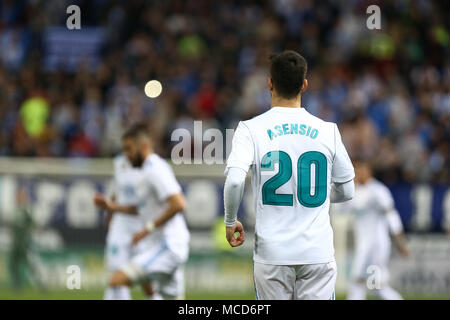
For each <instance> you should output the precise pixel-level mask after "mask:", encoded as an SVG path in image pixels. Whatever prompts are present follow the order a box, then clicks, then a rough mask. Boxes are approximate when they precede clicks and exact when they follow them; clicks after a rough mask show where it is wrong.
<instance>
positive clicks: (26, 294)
mask: <svg viewBox="0 0 450 320" xmlns="http://www.w3.org/2000/svg"><path fill="white" fill-rule="evenodd" d="M132 296H133V299H136V300H142V299H144V296H143V294H142V293H141V291H140V289H139V288H136V289H133V290H132ZM404 298H405V299H406V300H450V296H447V297H443V296H429V297H425V296H406V297H404ZM101 299H103V291H101V290H58V291H48V292H42V291H38V290H36V289H23V290H21V291H13V290H10V289H5V288H0V300H101ZM186 299H187V300H255V295H254V293H253V292H247V293H240V294H227V293H225V294H221V293H218V292H187V294H186ZM336 299H337V300H344V299H345V296H343V295H341V296H339V295H338V296H336Z"/></svg>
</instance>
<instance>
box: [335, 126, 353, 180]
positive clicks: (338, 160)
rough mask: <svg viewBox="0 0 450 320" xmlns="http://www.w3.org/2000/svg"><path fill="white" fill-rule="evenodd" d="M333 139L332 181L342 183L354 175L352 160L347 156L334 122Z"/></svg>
mask: <svg viewBox="0 0 450 320" xmlns="http://www.w3.org/2000/svg"><path fill="white" fill-rule="evenodd" d="M334 140H335V146H336V152H335V155H334V161H333V169H332V171H331V176H332V181H333V182H336V183H344V182H347V181H350V180H352V179H353V178H354V177H355V170H354V169H353V164H352V161H351V160H350V157H349V156H348V153H347V150H346V149H345V146H344V144H343V143H342V138H341V134H340V133H339V129H338V127H337V125H336V124H334Z"/></svg>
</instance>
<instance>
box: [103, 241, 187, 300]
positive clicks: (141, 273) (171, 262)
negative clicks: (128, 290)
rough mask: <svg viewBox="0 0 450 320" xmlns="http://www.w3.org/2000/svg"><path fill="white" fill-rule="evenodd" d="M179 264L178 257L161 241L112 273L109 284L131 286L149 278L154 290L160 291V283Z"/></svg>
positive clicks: (163, 281) (166, 279)
mask: <svg viewBox="0 0 450 320" xmlns="http://www.w3.org/2000/svg"><path fill="white" fill-rule="evenodd" d="M180 264H181V261H180V259H178V257H177V256H176V255H175V254H174V253H173V252H172V251H171V250H170V249H169V248H168V247H167V245H166V244H165V243H162V244H161V245H159V246H155V247H153V248H152V249H150V250H148V251H146V252H142V253H140V254H138V255H136V256H135V257H133V258H132V259H131V261H130V262H129V263H127V264H125V265H124V266H122V267H121V268H120V270H119V271H118V272H116V273H114V275H113V277H111V279H110V285H111V286H121V285H126V286H131V285H132V284H134V283H142V282H146V281H149V280H150V281H151V282H152V284H154V285H155V290H156V291H157V292H160V290H161V289H160V288H161V287H162V285H161V284H164V283H165V282H167V281H168V280H169V279H170V277H171V276H172V274H173V273H174V272H175V270H176V269H177V267H178V266H179V265H180Z"/></svg>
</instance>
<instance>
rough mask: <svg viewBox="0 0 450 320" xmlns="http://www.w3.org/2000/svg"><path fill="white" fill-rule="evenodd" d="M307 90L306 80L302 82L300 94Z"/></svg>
mask: <svg viewBox="0 0 450 320" xmlns="http://www.w3.org/2000/svg"><path fill="white" fill-rule="evenodd" d="M307 88H308V80H306V79H305V80H303V85H302V88H301V90H300V92H304V91H305V90H306V89H307Z"/></svg>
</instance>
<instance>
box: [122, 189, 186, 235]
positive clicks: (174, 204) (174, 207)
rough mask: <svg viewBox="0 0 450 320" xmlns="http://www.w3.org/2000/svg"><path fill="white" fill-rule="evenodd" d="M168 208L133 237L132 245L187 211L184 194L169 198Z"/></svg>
mask: <svg viewBox="0 0 450 320" xmlns="http://www.w3.org/2000/svg"><path fill="white" fill-rule="evenodd" d="M167 203H168V207H167V209H166V210H164V212H163V213H162V214H161V215H160V216H159V217H158V218H157V219H155V220H154V221H149V222H147V224H146V225H145V228H144V229H143V230H141V231H139V232H137V233H136V234H134V236H133V240H132V241H131V243H132V244H136V243H138V242H139V241H140V240H142V239H143V238H145V237H146V236H147V235H148V234H149V233H150V232H152V231H153V230H154V229H155V228H158V227H160V226H162V225H164V224H165V223H166V222H167V221H169V220H170V219H172V217H173V216H174V215H176V214H177V213H178V212H181V211H183V210H185V209H186V199H185V197H184V195H183V193H181V192H180V193H177V194H173V195H171V196H169V197H168V198H167Z"/></svg>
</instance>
